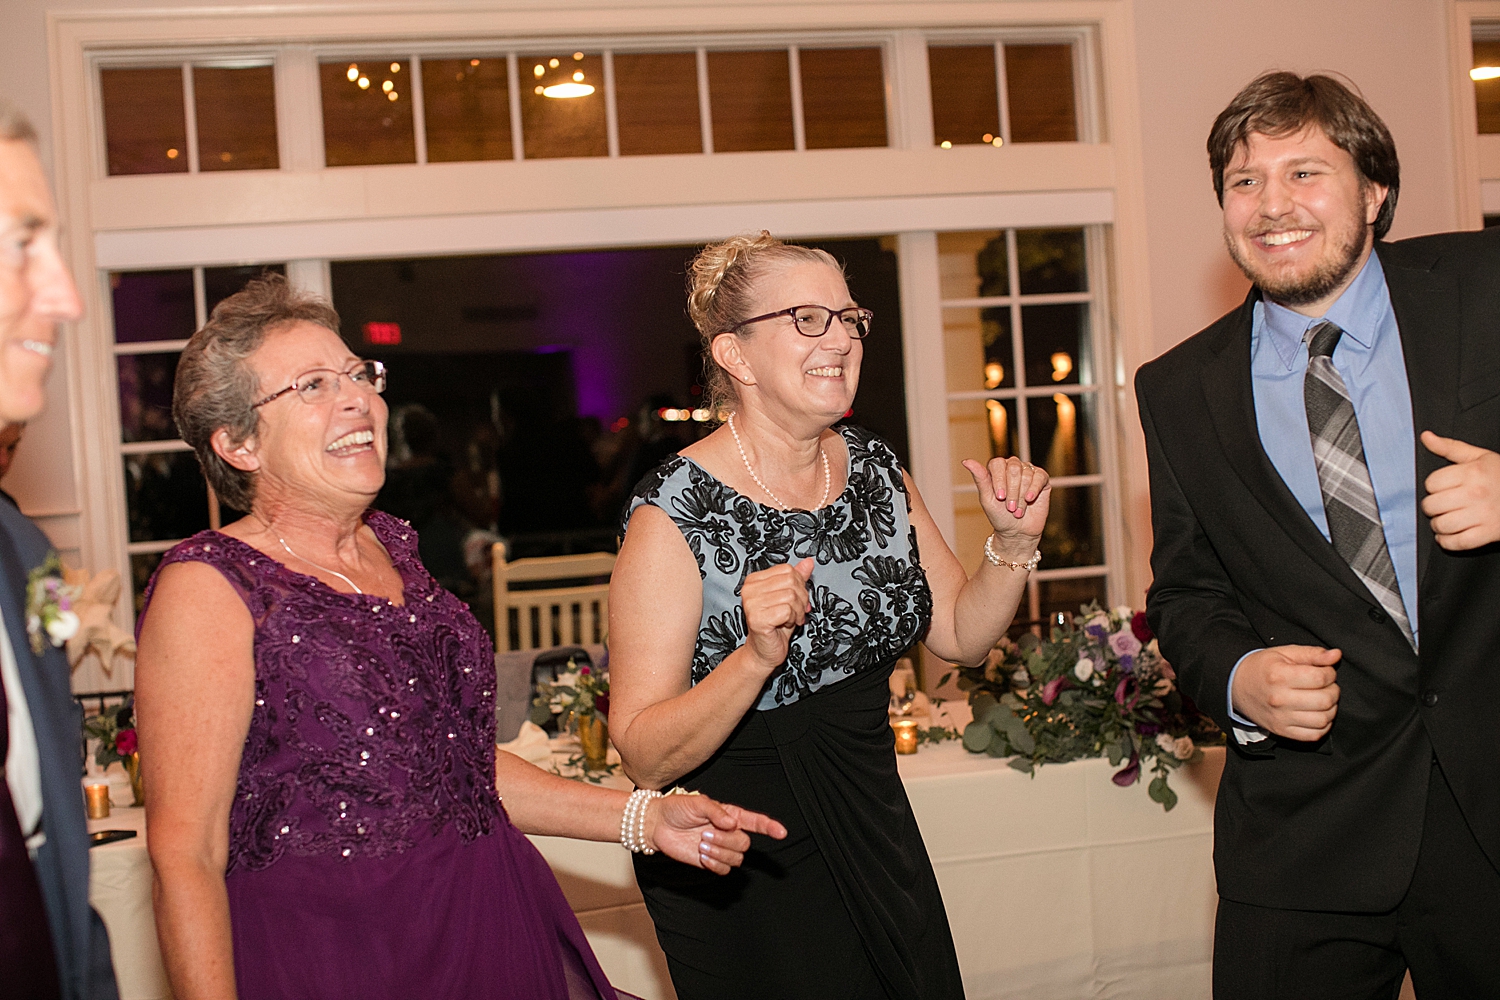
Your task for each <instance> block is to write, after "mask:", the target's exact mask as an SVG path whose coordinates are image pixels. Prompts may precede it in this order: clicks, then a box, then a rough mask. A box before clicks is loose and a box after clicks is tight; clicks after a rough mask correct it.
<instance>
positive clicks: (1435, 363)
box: [1136, 73, 1500, 1000]
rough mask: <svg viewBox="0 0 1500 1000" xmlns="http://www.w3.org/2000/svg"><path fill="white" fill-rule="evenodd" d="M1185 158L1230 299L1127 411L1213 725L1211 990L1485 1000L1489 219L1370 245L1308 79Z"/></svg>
mask: <svg viewBox="0 0 1500 1000" xmlns="http://www.w3.org/2000/svg"><path fill="white" fill-rule="evenodd" d="M1209 159H1210V166H1211V168H1212V171H1213V180H1214V186H1215V189H1216V190H1217V191H1218V193H1219V200H1220V204H1221V205H1222V206H1223V210H1224V237H1225V241H1226V243H1227V244H1228V247H1229V251H1230V254H1231V256H1232V257H1233V258H1234V259H1235V261H1236V263H1238V264H1239V265H1240V267H1241V269H1242V270H1244V272H1245V274H1246V275H1247V276H1248V277H1249V278H1250V280H1251V281H1252V282H1253V283H1254V285H1255V287H1254V288H1252V289H1251V292H1250V295H1249V296H1248V297H1247V299H1246V300H1245V302H1244V304H1243V305H1241V306H1240V307H1239V308H1238V309H1236V310H1234V311H1233V312H1231V313H1229V314H1228V315H1226V316H1224V317H1223V318H1222V319H1220V320H1219V321H1218V322H1216V323H1214V324H1213V325H1212V326H1210V327H1209V328H1208V329H1206V330H1204V331H1202V332H1201V333H1199V334H1197V335H1196V336H1194V337H1192V338H1190V339H1189V340H1187V341H1185V342H1184V343H1182V344H1181V345H1179V346H1178V347H1176V348H1174V349H1173V350H1171V351H1169V352H1167V353H1166V354H1165V355H1163V356H1162V357H1160V358H1158V359H1157V360H1155V361H1153V362H1151V363H1150V364H1148V365H1145V366H1143V367H1142V368H1141V370H1140V372H1139V373H1138V374H1137V376H1136V395H1137V399H1138V400H1139V404H1140V413H1141V423H1142V425H1143V428H1144V430H1145V435H1146V448H1147V456H1148V459H1149V463H1150V471H1151V512H1152V525H1153V530H1154V535H1155V539H1154V548H1153V551H1152V557H1151V563H1152V569H1153V572H1154V575H1155V580H1154V582H1153V584H1152V586H1151V590H1150V593H1149V594H1148V596H1147V615H1148V618H1149V619H1150V622H1151V625H1152V627H1153V628H1154V629H1155V630H1156V633H1157V635H1158V637H1159V639H1160V643H1161V648H1162V652H1163V654H1164V655H1165V656H1166V658H1167V659H1168V660H1170V661H1171V662H1172V663H1173V665H1174V666H1175V667H1176V669H1177V672H1178V674H1179V676H1180V678H1181V682H1182V686H1183V690H1184V691H1186V692H1187V693H1188V694H1190V695H1191V696H1192V697H1193V698H1194V700H1196V701H1197V702H1198V704H1199V705H1200V706H1202V707H1203V708H1204V710H1205V711H1207V712H1208V713H1209V714H1210V715H1212V716H1213V717H1214V718H1215V719H1216V720H1217V721H1218V722H1219V724H1220V726H1222V727H1223V728H1224V730H1225V732H1226V733H1229V734H1230V737H1229V745H1230V749H1229V753H1228V756H1227V759H1226V762H1225V767H1224V775H1223V779H1222V782H1221V784H1220V786H1219V798H1218V807H1217V812H1216V817H1215V843H1214V864H1215V869H1216V873H1217V876H1218V886H1219V896H1220V903H1219V914H1218V920H1217V927H1216V934H1215V949H1214V996H1215V997H1216V998H1221V1000H1222V998H1240V997H1245V998H1250V997H1254V998H1269V997H1296V998H1306V1000H1326V998H1334V997H1338V998H1344V997H1349V998H1355V997H1358V998H1366V997H1369V998H1375V997H1380V998H1394V997H1396V995H1397V993H1398V991H1399V989H1400V985H1401V980H1402V977H1403V974H1404V972H1405V971H1406V969H1407V968H1410V970H1411V973H1412V978H1413V982H1414V985H1415V987H1416V989H1417V992H1418V994H1419V996H1424V997H1440V998H1464V997H1476V998H1477V997H1490V998H1494V997H1500V946H1497V945H1500V871H1497V864H1500V794H1497V791H1500V740H1497V739H1496V733H1497V719H1500V545H1497V540H1500V455H1497V454H1496V452H1497V451H1500V231H1490V232H1487V233H1452V234H1446V235H1441V236H1430V237H1423V238H1419V239H1413V240H1405V241H1402V242H1399V243H1385V242H1380V240H1381V238H1382V237H1383V236H1384V235H1385V233H1386V231H1387V230H1388V229H1389V227H1390V223H1391V218H1392V216H1393V214H1394V211H1395V204H1396V195H1397V192H1398V190H1399V185H1400V179H1399V167H1398V164H1397V159H1396V151H1395V146H1394V144H1393V143H1392V141H1391V138H1390V133H1389V132H1388V131H1387V129H1386V127H1385V125H1384V123H1382V122H1381V121H1380V119H1379V117H1378V116H1376V115H1375V113H1374V112H1373V111H1372V110H1371V109H1370V108H1369V106H1368V105H1367V104H1365V102H1364V101H1363V100H1362V99H1361V98H1359V97H1358V96H1356V95H1355V94H1353V93H1352V92H1350V91H1349V90H1348V89H1347V88H1345V87H1344V86H1343V85H1342V84H1340V83H1338V82H1337V81H1335V80H1333V79H1330V78H1328V77H1323V76H1312V77H1307V78H1305V79H1304V78H1302V77H1298V76H1296V75H1294V74H1290V73H1273V74H1267V75H1265V76H1263V77H1261V78H1259V79H1257V80H1255V81H1254V82H1252V83H1251V84H1250V85H1249V86H1248V87H1246V88H1245V90H1244V91H1242V92H1241V93H1240V94H1239V95H1238V96H1237V97H1236V98H1235V99H1234V101H1232V102H1231V103H1230V105H1229V107H1228V108H1226V109H1225V110H1224V112H1223V113H1222V114H1220V116H1219V118H1218V120H1217V121H1216V122H1215V124H1214V128H1213V131H1212V133H1211V135H1210V138H1209ZM1419 434H1420V437H1419V436H1418V435H1419Z"/></svg>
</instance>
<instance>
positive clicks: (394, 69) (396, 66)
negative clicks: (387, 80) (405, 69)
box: [391, 63, 401, 73]
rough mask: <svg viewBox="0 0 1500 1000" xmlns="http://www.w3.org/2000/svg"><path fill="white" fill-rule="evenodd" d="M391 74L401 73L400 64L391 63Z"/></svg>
mask: <svg viewBox="0 0 1500 1000" xmlns="http://www.w3.org/2000/svg"><path fill="white" fill-rule="evenodd" d="M391 72H392V73H399V72H401V64H400V63H391Z"/></svg>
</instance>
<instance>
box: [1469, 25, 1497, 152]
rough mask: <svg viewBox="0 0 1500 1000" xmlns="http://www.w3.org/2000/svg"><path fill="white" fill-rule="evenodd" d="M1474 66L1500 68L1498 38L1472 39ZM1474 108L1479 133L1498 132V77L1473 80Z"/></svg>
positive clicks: (1489, 133) (1491, 133)
mask: <svg viewBox="0 0 1500 1000" xmlns="http://www.w3.org/2000/svg"><path fill="white" fill-rule="evenodd" d="M1474 66H1475V67H1476V68H1478V67H1480V66H1487V67H1491V68H1494V69H1500V39H1497V40H1494V41H1481V40H1480V39H1477V38H1476V39H1474ZM1474 110H1475V111H1476V112H1477V113H1478V117H1479V134H1480V135H1495V134H1497V133H1500V77H1495V78H1492V79H1489V80H1475V81H1474Z"/></svg>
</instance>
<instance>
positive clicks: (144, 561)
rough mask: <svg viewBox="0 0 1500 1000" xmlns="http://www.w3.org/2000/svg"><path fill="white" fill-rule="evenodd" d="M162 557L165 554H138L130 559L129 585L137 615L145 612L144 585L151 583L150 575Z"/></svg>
mask: <svg viewBox="0 0 1500 1000" xmlns="http://www.w3.org/2000/svg"><path fill="white" fill-rule="evenodd" d="M164 555H166V553H165V552H139V553H136V554H135V555H133V556H131V557H130V584H131V590H132V591H133V592H134V593H135V613H136V614H138V615H139V614H140V613H141V612H142V611H145V610H146V584H148V583H150V582H151V574H152V573H155V572H156V567H157V566H159V565H160V564H161V558H162V556H164Z"/></svg>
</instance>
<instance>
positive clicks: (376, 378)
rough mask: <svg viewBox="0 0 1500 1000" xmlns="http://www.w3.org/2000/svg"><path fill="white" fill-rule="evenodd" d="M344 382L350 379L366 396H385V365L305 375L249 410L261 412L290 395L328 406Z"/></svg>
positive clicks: (365, 364) (364, 363)
mask: <svg viewBox="0 0 1500 1000" xmlns="http://www.w3.org/2000/svg"><path fill="white" fill-rule="evenodd" d="M341 378H346V379H348V380H349V381H350V382H351V383H352V384H353V385H354V387H355V388H356V389H363V390H364V391H365V392H375V393H381V392H385V364H384V363H383V362H380V361H361V362H359V363H358V364H356V365H354V366H353V367H352V368H350V369H349V370H348V371H342V372H338V371H334V370H333V369H332V368H314V369H312V370H310V371H305V372H303V373H302V374H301V375H298V376H297V378H296V379H295V380H293V382H292V384H291V385H289V386H287V387H286V388H285V389H282V390H281V391H280V392H273V393H271V394H270V395H269V396H267V397H266V398H265V399H262V400H261V401H260V402H258V403H252V404H250V409H252V410H257V409H260V408H261V407H262V406H265V405H266V404H267V403H269V402H272V401H273V400H277V399H280V398H281V397H282V396H285V395H286V394H287V393H289V392H295V393H296V394H297V398H298V399H300V400H302V402H304V403H307V404H309V405H313V406H316V405H317V404H318V403H326V402H328V401H329V400H330V399H334V398H336V397H337V396H338V394H339V379H341Z"/></svg>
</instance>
